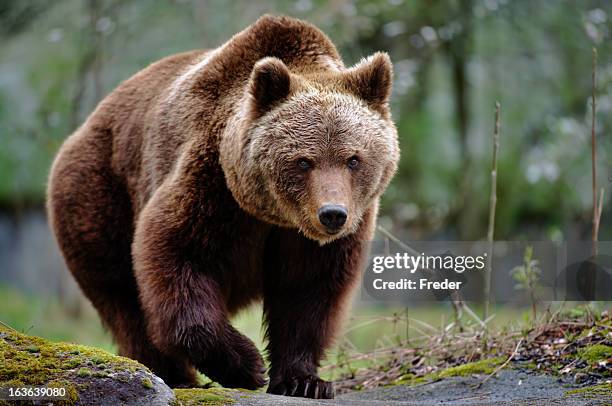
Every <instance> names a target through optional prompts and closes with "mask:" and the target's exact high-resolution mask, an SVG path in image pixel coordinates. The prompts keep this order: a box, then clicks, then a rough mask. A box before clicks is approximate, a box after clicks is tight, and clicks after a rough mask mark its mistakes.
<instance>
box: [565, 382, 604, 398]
mask: <svg viewBox="0 0 612 406" xmlns="http://www.w3.org/2000/svg"><path fill="white" fill-rule="evenodd" d="M572 395H581V396H584V397H587V398H597V399H601V398H604V397H605V398H608V399H610V398H612V383H603V384H600V385H593V386H586V387H584V388H578V389H573V390H569V391H567V392H565V396H572Z"/></svg>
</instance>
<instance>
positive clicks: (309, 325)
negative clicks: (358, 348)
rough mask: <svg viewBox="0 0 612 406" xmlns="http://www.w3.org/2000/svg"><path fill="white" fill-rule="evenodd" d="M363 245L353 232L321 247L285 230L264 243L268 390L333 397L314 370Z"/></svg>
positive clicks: (332, 330) (346, 299) (348, 289)
mask: <svg viewBox="0 0 612 406" xmlns="http://www.w3.org/2000/svg"><path fill="white" fill-rule="evenodd" d="M366 246H367V239H366V240H365V241H360V240H359V237H358V236H349V237H346V238H343V239H341V240H338V241H335V242H332V243H329V244H325V245H323V246H321V245H319V244H318V243H317V242H314V241H311V240H308V239H306V238H305V237H303V236H301V235H299V234H298V233H297V232H294V231H293V232H292V231H290V230H278V233H277V234H276V235H275V237H274V239H273V240H271V241H270V245H269V247H271V249H270V252H269V253H268V254H267V255H266V265H267V266H266V278H265V286H264V312H265V317H266V321H267V339H268V348H267V349H268V357H269V361H270V363H271V370H270V385H269V387H268V392H270V393H274V394H279V395H287V396H300V397H308V398H332V397H333V388H332V385H331V383H330V382H325V381H323V380H321V379H320V378H319V377H318V375H317V368H318V366H319V362H320V360H321V358H322V357H323V356H324V351H325V349H326V348H328V347H329V345H330V344H331V342H332V340H333V336H334V333H335V332H336V330H337V328H338V324H339V322H340V319H341V318H342V315H343V312H344V308H345V307H346V305H347V304H348V302H349V299H350V292H351V291H352V287H354V286H355V285H356V283H355V282H356V280H357V279H358V276H359V267H360V264H361V255H362V252H365V249H364V248H365V247H366Z"/></svg>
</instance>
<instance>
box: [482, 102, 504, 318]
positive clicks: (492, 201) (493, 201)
mask: <svg viewBox="0 0 612 406" xmlns="http://www.w3.org/2000/svg"><path fill="white" fill-rule="evenodd" d="M500 115H501V105H500V104H499V102H495V127H494V129H493V162H492V165H491V166H492V169H491V195H490V197H489V230H488V232H487V242H488V243H489V260H488V261H487V270H486V272H485V281H484V311H483V317H482V318H483V319H486V318H488V317H489V305H490V300H491V297H490V296H491V274H492V273H493V264H492V262H493V238H494V234H495V208H496V206H497V153H498V151H499V133H500V129H501V120H500Z"/></svg>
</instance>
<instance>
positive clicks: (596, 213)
mask: <svg viewBox="0 0 612 406" xmlns="http://www.w3.org/2000/svg"><path fill="white" fill-rule="evenodd" d="M596 75H597V49H596V48H593V66H592V68H591V79H592V88H591V172H592V173H591V175H592V179H591V181H592V189H593V229H592V234H591V239H592V241H593V243H596V242H597V235H598V232H599V214H600V213H599V209H598V207H597V165H596V164H597V141H596V139H595V135H596V131H595V115H596V112H597V98H596V95H595V92H596V85H597V82H596V80H597V76H596ZM593 255H597V244H593Z"/></svg>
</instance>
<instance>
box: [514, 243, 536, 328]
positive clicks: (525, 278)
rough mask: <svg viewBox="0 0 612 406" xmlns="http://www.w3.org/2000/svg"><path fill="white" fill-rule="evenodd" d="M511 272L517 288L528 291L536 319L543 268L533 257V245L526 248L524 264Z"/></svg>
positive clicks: (533, 315)
mask: <svg viewBox="0 0 612 406" xmlns="http://www.w3.org/2000/svg"><path fill="white" fill-rule="evenodd" d="M510 274H511V275H512V278H513V279H514V281H515V282H516V285H515V287H514V288H515V289H517V290H522V291H525V292H527V294H528V295H529V299H530V300H531V308H532V317H533V320H534V321H535V319H536V303H537V296H536V295H537V291H538V288H539V286H538V284H539V282H540V277H541V276H542V270H541V269H540V262H539V261H538V260H537V259H534V258H533V247H532V246H527V247H526V248H525V255H524V257H523V264H522V265H519V266H516V267H514V268H513V269H512V270H511V271H510Z"/></svg>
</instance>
